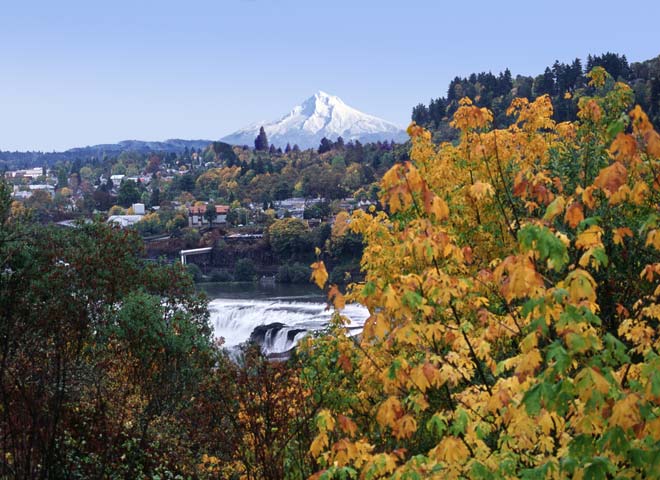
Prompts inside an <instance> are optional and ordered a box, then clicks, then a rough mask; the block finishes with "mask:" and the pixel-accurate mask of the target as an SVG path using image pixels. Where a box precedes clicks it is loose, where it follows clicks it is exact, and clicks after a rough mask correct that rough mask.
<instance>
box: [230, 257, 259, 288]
mask: <svg viewBox="0 0 660 480" xmlns="http://www.w3.org/2000/svg"><path fill="white" fill-rule="evenodd" d="M256 273H257V271H256V269H255V268H254V262H253V261H252V260H251V259H249V258H241V259H240V260H239V261H238V262H236V266H235V267H234V279H235V280H236V281H238V282H251V281H252V280H254V276H255V275H256Z"/></svg>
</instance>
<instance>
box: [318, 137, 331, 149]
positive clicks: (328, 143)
mask: <svg viewBox="0 0 660 480" xmlns="http://www.w3.org/2000/svg"><path fill="white" fill-rule="evenodd" d="M330 150H332V141H330V140H328V139H327V138H325V137H323V138H322V139H321V145H319V150H318V152H319V153H325V152H329V151H330Z"/></svg>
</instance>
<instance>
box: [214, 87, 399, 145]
mask: <svg viewBox="0 0 660 480" xmlns="http://www.w3.org/2000/svg"><path fill="white" fill-rule="evenodd" d="M262 126H263V127H264V130H265V131H266V136H267V137H268V142H269V143H270V144H272V145H275V146H276V147H282V148H284V147H285V146H286V144H287V143H289V144H291V146H293V145H294V144H298V146H299V147H300V148H303V149H305V148H316V147H318V145H319V143H320V142H321V139H322V138H323V137H326V138H328V139H329V140H333V141H334V140H336V139H337V137H342V138H343V139H344V141H345V142H348V141H349V140H359V141H360V142H363V143H366V142H375V141H379V140H380V141H385V140H388V141H389V140H394V141H397V142H403V141H405V140H407V139H408V136H407V134H406V132H405V131H404V130H402V129H401V128H399V127H398V126H396V125H394V124H393V123H390V122H386V121H385V120H382V119H380V118H378V117H374V116H373V115H368V114H366V113H362V112H360V111H359V110H356V109H355V108H353V107H350V106H348V105H346V104H345V103H344V102H343V101H342V99H341V98H339V97H336V96H334V95H330V94H328V93H325V92H322V91H319V92H318V93H316V94H315V95H313V96H312V97H309V98H308V99H307V100H305V101H304V102H303V103H302V104H300V105H297V106H296V107H294V109H293V110H291V113H289V114H288V115H285V116H284V117H282V118H281V119H280V120H278V121H275V122H263V123H254V124H252V125H250V126H248V127H245V128H242V129H241V130H238V131H236V132H234V133H232V134H231V135H227V136H226V137H223V138H222V139H221V140H222V141H223V142H227V143H231V144H234V145H249V146H252V145H253V144H254V139H255V138H256V136H257V134H258V133H259V128H260V127H262Z"/></svg>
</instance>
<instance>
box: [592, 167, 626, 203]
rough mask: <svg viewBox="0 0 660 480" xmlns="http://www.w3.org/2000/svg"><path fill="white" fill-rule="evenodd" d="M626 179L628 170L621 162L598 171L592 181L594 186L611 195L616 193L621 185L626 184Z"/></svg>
mask: <svg viewBox="0 0 660 480" xmlns="http://www.w3.org/2000/svg"><path fill="white" fill-rule="evenodd" d="M627 177H628V169H627V168H626V167H625V166H624V165H623V164H622V163H621V162H618V161H617V162H614V163H613V164H612V165H610V166H609V167H605V168H603V169H602V170H601V171H600V173H599V174H598V176H597V177H596V179H595V180H594V185H595V186H596V187H598V188H600V189H601V190H605V191H606V192H608V193H609V194H610V195H611V194H613V193H614V192H616V191H617V190H618V189H619V188H620V187H621V185H623V184H624V183H626V182H627V180H628V178H627Z"/></svg>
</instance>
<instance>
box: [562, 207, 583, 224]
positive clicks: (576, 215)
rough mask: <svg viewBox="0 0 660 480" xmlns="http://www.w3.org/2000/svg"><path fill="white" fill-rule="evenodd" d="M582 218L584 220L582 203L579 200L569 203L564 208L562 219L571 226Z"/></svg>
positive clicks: (578, 222)
mask: <svg viewBox="0 0 660 480" xmlns="http://www.w3.org/2000/svg"><path fill="white" fill-rule="evenodd" d="M582 220H584V211H583V210H582V204H581V203H580V202H573V203H571V205H570V206H569V207H568V208H567V209H566V214H565V215H564V221H565V222H567V223H568V224H569V225H570V226H571V228H575V227H577V226H578V225H579V224H580V222H581V221H582Z"/></svg>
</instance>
